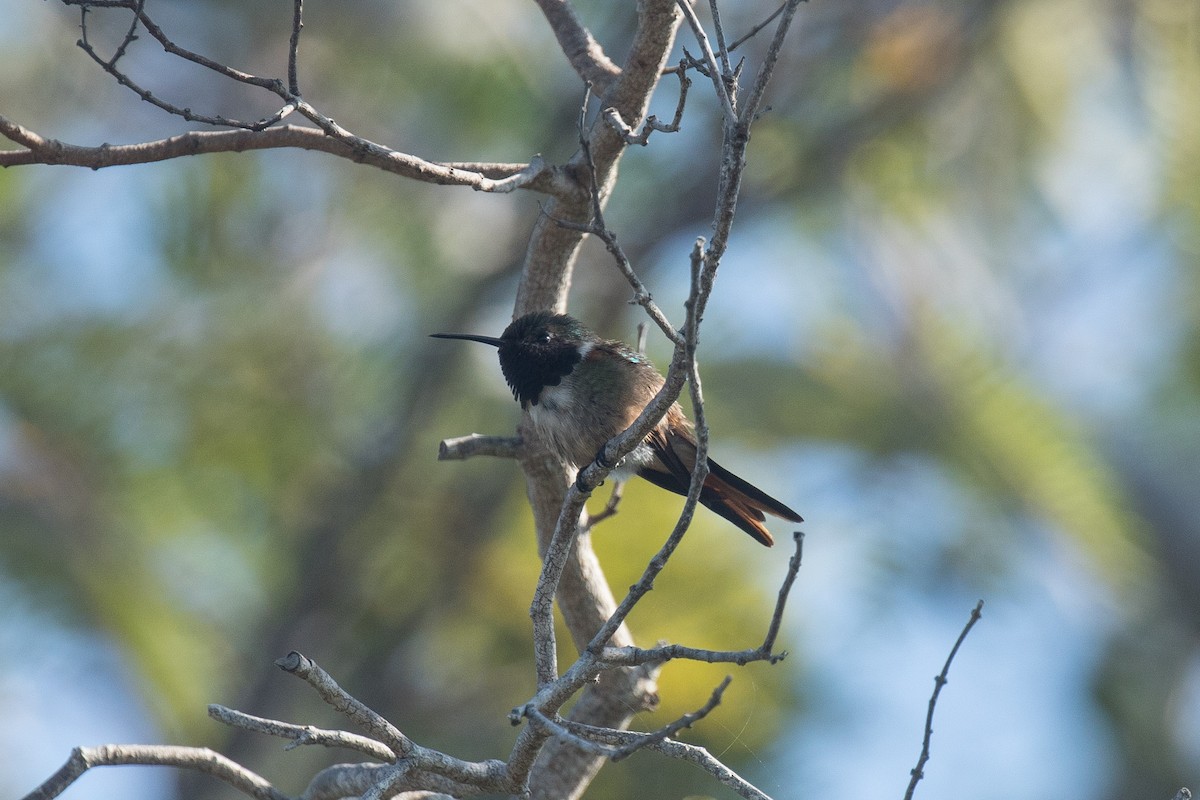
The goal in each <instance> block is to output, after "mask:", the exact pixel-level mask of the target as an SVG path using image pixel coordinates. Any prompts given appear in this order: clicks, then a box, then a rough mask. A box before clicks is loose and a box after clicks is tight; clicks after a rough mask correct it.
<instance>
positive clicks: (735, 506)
mask: <svg viewBox="0 0 1200 800" xmlns="http://www.w3.org/2000/svg"><path fill="white" fill-rule="evenodd" d="M689 433H690V431H687V429H686V428H682V427H681V426H667V425H660V426H659V427H658V428H656V429H655V430H654V431H652V432H651V434H650V435H649V436H648V437H646V443H647V444H648V445H650V448H651V450H652V451H653V452H654V455H655V457H656V462H652V463H651V464H648V465H646V466H645V467H642V468H641V469H640V470H638V475H640V476H641V477H643V478H645V479H646V480H648V481H650V482H651V483H653V484H654V485H656V486H660V487H662V488H663V489H666V490H668V491H671V492H675V493H676V494H681V495H686V494H687V490H688V486H689V485H690V484H691V481H692V467H693V465H695V463H696V442H695V440H693V439H692V438H691V436H690V435H688V434H689ZM660 466H661V468H659V467H660ZM700 502H701V503H702V504H703V505H704V506H706V507H707V508H709V509H711V510H712V511H715V512H716V513H718V514H720V515H721V516H722V517H724V518H725V519H727V520H729V521H730V522H732V523H733V524H734V525H736V526H738V527H739V528H741V529H742V530H744V531H745V532H746V533H748V534H750V535H751V536H753V537H754V538H755V539H756V540H758V541H759V542H761V543H762V544H764V545H766V546H767V547H770V546H771V545H772V544H774V543H775V540H774V539H773V538H771V532H770V531H768V530H767V528H766V526H765V525H763V521H764V520H765V519H766V514H771V515H773V516H776V517H781V518H783V519H786V520H790V521H792V522H802V521H803V520H802V519H801V517H800V515H799V514H797V513H796V512H795V511H793V510H792V509H790V508H788V507H787V506H785V505H784V504H783V503H781V502H779V501H778V500H776V499H775V498H773V497H771V496H770V495H768V494H767V493H766V492H764V491H762V490H761V489H759V488H758V487H757V486H754V485H753V484H751V483H749V482H748V481H746V480H744V479H742V478H739V477H738V476H737V475H734V474H733V473H732V472H730V471H729V470H727V469H725V468H724V467H722V466H721V465H720V464H718V463H717V462H715V461H713V460H712V459H711V458H710V459H709V460H708V477H707V478H705V480H704V487H703V488H702V489H701V490H700Z"/></svg>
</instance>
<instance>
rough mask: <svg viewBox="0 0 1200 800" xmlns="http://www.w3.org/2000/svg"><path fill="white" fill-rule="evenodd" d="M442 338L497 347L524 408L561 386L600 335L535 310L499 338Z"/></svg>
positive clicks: (466, 335) (506, 377)
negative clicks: (544, 392)
mask: <svg viewBox="0 0 1200 800" xmlns="http://www.w3.org/2000/svg"><path fill="white" fill-rule="evenodd" d="M433 336H434V337H435V338H438V339H467V340H468V341H472V342H483V343H484V344H490V345H493V346H495V347H497V348H498V349H499V351H500V370H501V372H503V373H504V380H506V381H507V382H508V386H509V388H510V389H512V393H513V397H514V398H515V399H516V400H518V401H520V403H521V405H522V406H529V405H535V406H536V405H537V403H538V397H539V396H540V395H541V393H542V389H544V388H545V387H547V386H558V384H560V383H562V379H563V378H565V377H566V376H567V375H570V374H571V370H573V369H574V368H575V365H576V364H578V363H579V362H580V361H582V360H583V357H584V356H585V355H587V352H588V350H590V349H591V347H592V345H593V344H594V343H595V341H596V336H595V334H593V333H592V332H591V331H589V330H588V329H587V328H586V327H584V325H583V323H581V322H580V321H579V320H577V319H575V318H574V317H570V316H567V315H566V314H552V313H550V312H549V311H535V312H534V313H532V314H526V315H525V316H523V317H518V318H517V319H515V320H513V321H512V323H511V324H509V326H508V327H507V328H505V329H504V333H502V334H500V337H499V338H496V337H494V336H478V335H475V334H470V333H435V334H433Z"/></svg>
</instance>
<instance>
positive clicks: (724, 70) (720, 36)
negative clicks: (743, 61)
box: [708, 0, 733, 80]
mask: <svg viewBox="0 0 1200 800" xmlns="http://www.w3.org/2000/svg"><path fill="white" fill-rule="evenodd" d="M708 11H709V13H710V14H711V15H712V21H713V32H714V33H715V34H716V35H717V54H718V55H719V56H720V57H721V77H722V78H725V79H726V80H728V79H729V76H730V73H731V72H732V71H733V70H732V69H731V68H730V66H729V50H728V49H727V48H726V47H725V29H724V28H723V27H722V26H721V9H720V8H719V7H718V5H717V0H708Z"/></svg>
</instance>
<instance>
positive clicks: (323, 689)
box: [275, 650, 415, 758]
mask: <svg viewBox="0 0 1200 800" xmlns="http://www.w3.org/2000/svg"><path fill="white" fill-rule="evenodd" d="M275 666H277V667H279V668H280V669H281V670H283V671H284V672H288V673H291V674H292V675H295V676H296V677H298V678H302V679H304V680H305V681H307V682H308V685H309V686H311V687H313V688H314V689H316V690H317V694H319V695H321V699H322V700H324V701H325V702H326V703H328V704H329V705H331V706H333V707H334V708H335V709H336V710H338V711H340V712H341V713H342V714H344V715H345V716H347V717H348V718H350V719H351V720H353V721H354V722H355V723H357V724H358V725H361V726H362V727H363V728H365V729H366V730H367V731H369V732H370V733H371V735H372V736H373V737H375V738H377V739H378V740H379V741H381V742H383V743H384V744H385V745H387V747H388V748H389V749H390V750H391V751H392V752H393V753H395V755H396V756H397V757H398V758H404V757H406V756H410V755H412V753H413V749H414V747H415V745H414V744H413V741H412V740H411V739H409V738H408V737H407V736H405V735H404V734H403V733H401V732H400V730H399V729H398V728H396V726H395V725H393V724H392V723H390V722H388V721H387V720H386V719H384V718H383V717H381V716H380V715H379V714H377V713H376V712H375V711H373V710H371V709H370V708H368V707H367V705H366V704H365V703H363V702H362V701H360V700H358V699H357V698H355V697H353V696H351V695H350V693H349V692H347V691H346V690H345V689H343V688H342V687H341V686H338V684H337V681H335V680H334V679H333V678H332V677H330V675H329V673H328V672H326V671H325V670H323V669H321V667H320V666H319V665H318V664H317V663H316V662H315V661H313V660H312V659H310V658H308V657H307V656H305V655H303V654H301V653H297V652H296V651H295V650H293V651H292V652H290V653H288V654H287V655H286V656H284V657H283V658H280V659H277V660H276V661H275Z"/></svg>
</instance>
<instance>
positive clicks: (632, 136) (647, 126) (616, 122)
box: [593, 63, 692, 171]
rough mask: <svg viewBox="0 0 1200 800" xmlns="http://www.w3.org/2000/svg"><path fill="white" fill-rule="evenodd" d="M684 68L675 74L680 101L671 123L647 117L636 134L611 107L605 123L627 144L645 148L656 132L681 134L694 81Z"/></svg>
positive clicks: (605, 115)
mask: <svg viewBox="0 0 1200 800" xmlns="http://www.w3.org/2000/svg"><path fill="white" fill-rule="evenodd" d="M682 67H683V65H682V63H681V64H680V69H679V70H678V71H676V73H675V74H676V75H677V76H678V77H679V101H678V102H677V103H676V104H675V116H674V117H672V119H671V121H670V122H669V123H663V122H660V121H659V119H658V117H656V116H655V115H654V114H651V115H650V116H648V117H646V121H645V122H644V123H643V124H642V130H641V132H640V133H634V131H633V128H632V127H630V126H629V125H627V124H625V120H623V119H621V112H619V111H617V109H615V108H612V107H611V106H610V107H609V108H606V109H604V112H603V115H604V119H605V121H607V122H608V124H609V125H611V126H612V127H613V129H614V130H615V131H617V133H619V134H621V138H622V139H624V140H625V144H637V145H641V146H643V147H645V146H646V145H647V144H649V143H650V134H651V133H653V132H654V131H660V132H661V133H678V132H679V126H680V124H681V123H682V121H683V109H684V106H685V104H686V103H687V93H688V89H689V88H691V85H692V79H691V78H689V77H688V76H687V70H686V69H683V68H682ZM593 171H594V166H593Z"/></svg>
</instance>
